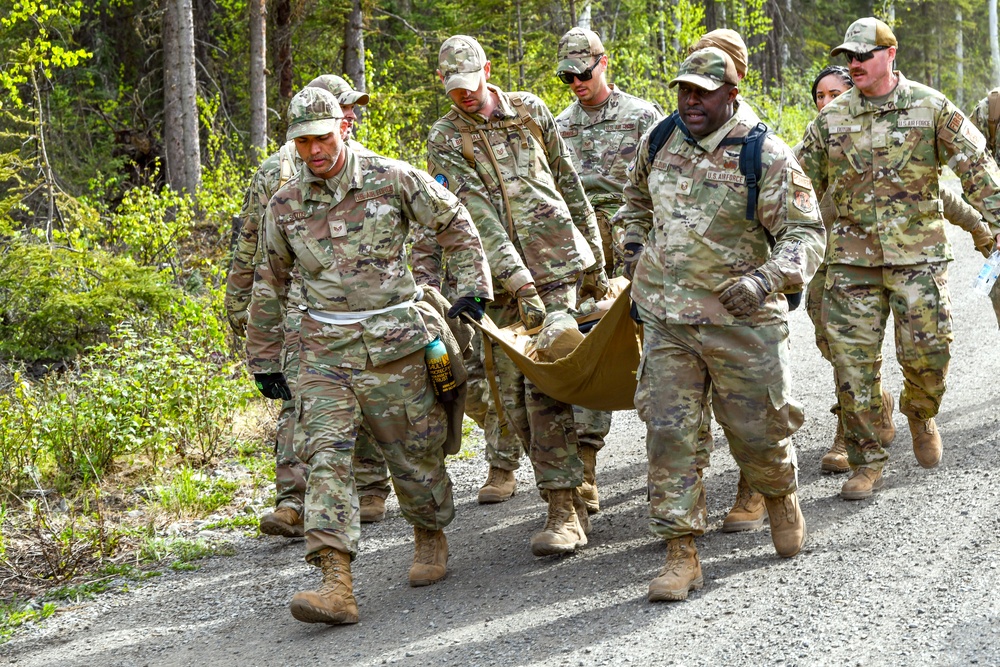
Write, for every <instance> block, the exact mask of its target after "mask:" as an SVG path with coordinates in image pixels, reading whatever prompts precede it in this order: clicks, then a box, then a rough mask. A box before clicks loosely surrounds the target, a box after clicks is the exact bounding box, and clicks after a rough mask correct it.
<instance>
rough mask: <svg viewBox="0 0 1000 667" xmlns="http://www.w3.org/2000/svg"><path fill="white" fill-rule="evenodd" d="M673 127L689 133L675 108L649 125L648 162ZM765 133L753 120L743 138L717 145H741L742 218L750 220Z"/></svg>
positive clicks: (754, 212) (753, 213)
mask: <svg viewBox="0 0 1000 667" xmlns="http://www.w3.org/2000/svg"><path fill="white" fill-rule="evenodd" d="M677 126H680V128H681V132H683V133H684V134H685V135H687V136H689V135H688V131H687V128H686V127H685V126H684V121H682V120H681V117H680V114H679V113H677V112H676V111H674V112H673V113H672V114H670V115H669V116H667V117H666V118H664V119H663V120H661V121H660V122H659V123H657V124H656V127H654V128H653V131H652V132H651V133H650V135H649V161H650V162H652V161H653V158H654V157H656V154H657V153H658V152H659V150H660V149H661V148H663V146H664V145H665V144H666V143H667V141H668V140H669V139H670V135H671V134H673V133H674V129H675V128H676V127H677ZM769 134H771V129H770V128H769V127H768V126H767V125H765V124H764V123H757V124H756V125H755V126H753V127H752V128H750V131H749V132H748V133H747V135H746V136H745V137H735V138H727V139H723V140H722V143H721V144H720V145H722V146H740V147H741V148H740V173H741V174H743V176H744V178H746V179H747V190H748V192H747V211H746V218H747V220H750V221H753V220H754V219H755V218H756V217H757V195H758V193H759V192H760V188H759V187H758V184H759V183H760V179H761V176H763V173H762V171H763V168H762V166H761V159H760V156H761V152H762V151H763V147H764V139H766V138H767V135H769Z"/></svg>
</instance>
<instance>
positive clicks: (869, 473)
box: [840, 466, 885, 500]
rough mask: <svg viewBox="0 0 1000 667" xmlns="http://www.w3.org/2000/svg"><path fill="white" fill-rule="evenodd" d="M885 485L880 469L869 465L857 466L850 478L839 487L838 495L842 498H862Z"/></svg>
mask: <svg viewBox="0 0 1000 667" xmlns="http://www.w3.org/2000/svg"><path fill="white" fill-rule="evenodd" d="M883 486H885V480H884V479H883V478H882V470H881V469H877V470H876V469H875V468H871V467H869V466H858V467H857V468H855V470H854V473H853V474H852V475H851V477H850V479H848V480H847V481H846V482H844V485H843V486H842V487H840V497H841V498H843V499H844V500H864V499H865V498H868V497H870V496H871V495H872V494H873V493H875V492H876V491H878V490H879V489H881V488H882V487H883Z"/></svg>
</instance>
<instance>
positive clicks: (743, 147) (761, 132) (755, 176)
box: [722, 123, 771, 221]
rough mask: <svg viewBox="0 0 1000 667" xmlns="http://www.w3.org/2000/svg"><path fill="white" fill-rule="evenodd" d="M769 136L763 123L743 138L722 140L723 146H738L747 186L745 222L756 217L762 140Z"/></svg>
mask: <svg viewBox="0 0 1000 667" xmlns="http://www.w3.org/2000/svg"><path fill="white" fill-rule="evenodd" d="M769 134H771V129H770V128H769V127H768V126H767V125H765V124H764V123H757V124H756V125H754V126H753V127H752V128H750V131H749V132H747V134H746V136H745V137H740V138H733V139H723V140H722V144H723V145H724V146H740V173H741V174H743V176H744V178H746V184H747V211H746V218H747V220H751V221H752V220H754V219H755V218H756V217H757V195H758V194H759V193H760V179H761V176H762V175H763V174H762V172H763V170H764V167H763V165H762V163H761V154H762V153H763V152H764V139H766V138H767V135H769Z"/></svg>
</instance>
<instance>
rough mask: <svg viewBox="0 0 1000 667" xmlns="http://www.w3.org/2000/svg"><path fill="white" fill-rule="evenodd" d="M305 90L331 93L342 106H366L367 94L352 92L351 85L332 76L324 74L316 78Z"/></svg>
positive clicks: (358, 91)
mask: <svg viewBox="0 0 1000 667" xmlns="http://www.w3.org/2000/svg"><path fill="white" fill-rule="evenodd" d="M306 87H307V88H322V89H323V90H326V91H328V92H331V93H333V96H334V97H336V98H337V101H338V102H340V103H341V104H343V105H347V104H360V105H361V106H364V105H366V104H368V100H369V99H371V98H369V97H368V93H363V92H361V91H360V90H354V89H353V88H351V84H349V83H347V81H344V80H343V79H342V78H340V77H339V76H335V75H333V74H324V75H322V76H318V77H316V78H315V79H313V80H312V81H310V82H309V84H308V85H307V86H306Z"/></svg>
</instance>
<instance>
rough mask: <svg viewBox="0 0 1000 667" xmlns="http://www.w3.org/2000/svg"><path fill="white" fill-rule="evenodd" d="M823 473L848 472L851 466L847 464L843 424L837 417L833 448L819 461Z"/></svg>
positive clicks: (838, 416)
mask: <svg viewBox="0 0 1000 667" xmlns="http://www.w3.org/2000/svg"><path fill="white" fill-rule="evenodd" d="M820 468H821V469H822V470H823V472H834V473H841V472H850V471H851V464H850V463H848V462H847V442H845V441H844V423H843V422H842V421H840V415H837V432H836V433H835V434H834V436H833V446H831V447H830V450H829V451H828V452H827V453H826V454H824V455H823V458H822V459H821V460H820Z"/></svg>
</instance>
